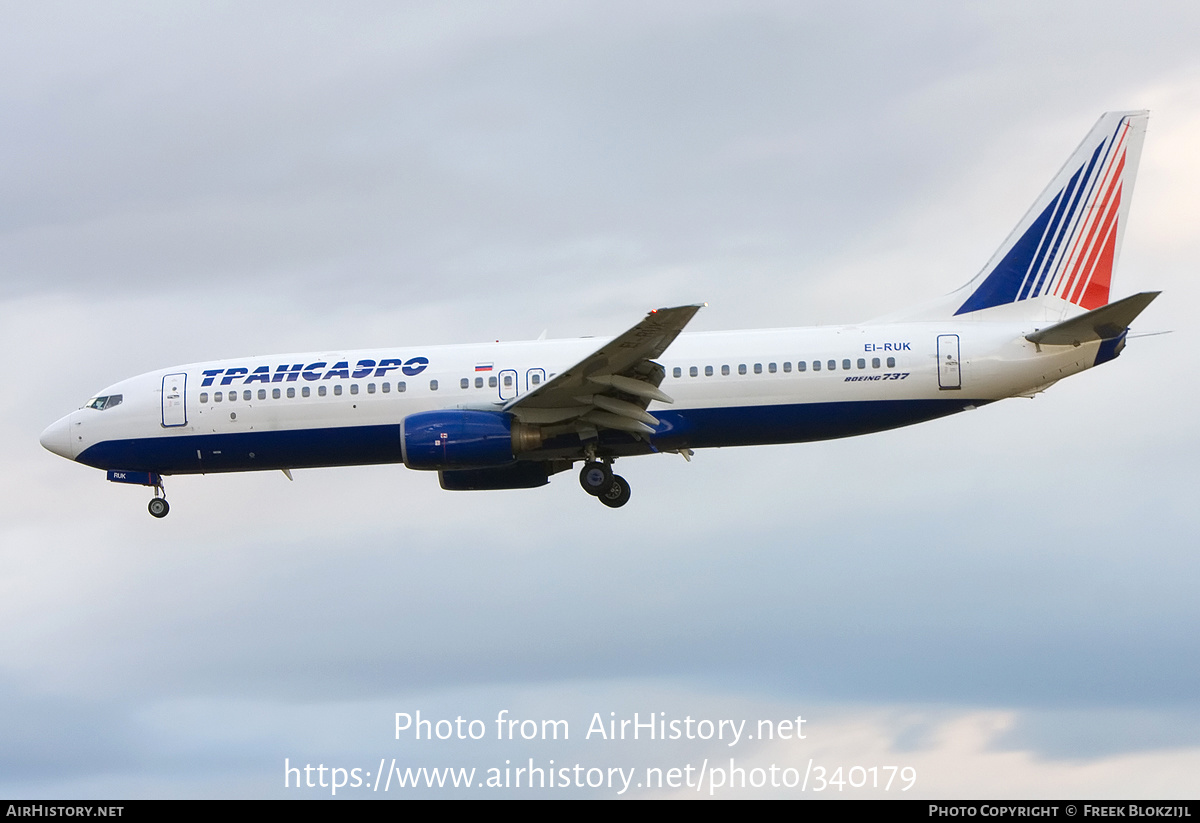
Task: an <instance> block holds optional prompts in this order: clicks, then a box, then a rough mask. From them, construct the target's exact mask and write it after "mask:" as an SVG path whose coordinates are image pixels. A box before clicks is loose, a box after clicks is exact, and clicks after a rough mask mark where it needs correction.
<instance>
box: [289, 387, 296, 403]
mask: <svg viewBox="0 0 1200 823" xmlns="http://www.w3.org/2000/svg"><path fill="white" fill-rule="evenodd" d="M295 396H296V389H295V388H294V387H293V386H288V399H289V400H290V399H292V398H293V397H295Z"/></svg>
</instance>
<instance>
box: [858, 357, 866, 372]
mask: <svg viewBox="0 0 1200 823" xmlns="http://www.w3.org/2000/svg"><path fill="white" fill-rule="evenodd" d="M858 367H859V368H860V369H865V368H866V367H867V359H866V358H865V357H860V358H858Z"/></svg>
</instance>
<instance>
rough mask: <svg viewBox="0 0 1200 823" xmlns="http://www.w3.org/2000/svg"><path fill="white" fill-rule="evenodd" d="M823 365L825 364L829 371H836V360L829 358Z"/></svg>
mask: <svg viewBox="0 0 1200 823" xmlns="http://www.w3.org/2000/svg"><path fill="white" fill-rule="evenodd" d="M825 365H826V367H828V369H829V370H830V371H837V361H836V360H829V361H827V362H826V363H825Z"/></svg>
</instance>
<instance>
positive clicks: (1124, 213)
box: [948, 111, 1149, 315]
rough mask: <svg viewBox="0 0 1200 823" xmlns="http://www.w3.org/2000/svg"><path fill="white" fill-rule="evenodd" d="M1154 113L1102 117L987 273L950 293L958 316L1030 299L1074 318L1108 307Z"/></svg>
mask: <svg viewBox="0 0 1200 823" xmlns="http://www.w3.org/2000/svg"><path fill="white" fill-rule="evenodd" d="M1148 116H1149V113H1148V112H1145V111H1123V112H1109V113H1108V114H1105V115H1104V116H1103V117H1101V118H1100V120H1099V122H1098V123H1096V125H1095V127H1094V128H1093V129H1092V130H1091V131H1090V132H1089V133H1088V136H1087V137H1086V138H1084V140H1083V142H1082V143H1081V144H1080V145H1079V148H1077V149H1076V150H1075V153H1074V154H1072V155H1071V159H1070V160H1068V161H1067V163H1066V165H1065V166H1063V168H1062V169H1061V170H1060V171H1059V173H1058V174H1057V175H1056V176H1055V177H1054V179H1053V180H1052V181H1051V182H1050V185H1049V186H1047V187H1046V190H1045V191H1043V192H1042V194H1041V196H1040V197H1039V198H1038V199H1037V200H1036V201H1035V202H1034V204H1033V207H1032V208H1030V210H1029V211H1028V212H1027V213H1026V214H1025V216H1024V217H1023V218H1022V219H1021V222H1020V223H1018V224H1017V227H1016V228H1015V229H1014V230H1013V232H1012V234H1010V235H1009V236H1008V238H1007V239H1006V240H1005V241H1004V244H1003V245H1002V246H1000V248H999V249H998V250H997V251H996V253H995V254H994V255H993V256H992V259H991V260H989V261H988V263H987V265H986V266H984V268H983V271H981V272H980V273H979V274H978V275H976V276H975V278H974V279H973V280H971V282H970V283H968V284H967V285H966V286H964V287H963V288H961V289H959V290H958V291H956V292H954V293H953V294H952V295H950V297H949V302H950V303H951V305H950V306H948V308H950V309H952V311H953V314H955V315H961V314H969V313H971V312H979V311H983V310H985V309H993V308H997V307H1001V306H1009V305H1013V304H1020V303H1022V302H1023V301H1034V302H1035V303H1036V304H1040V305H1038V306H1037V307H1036V308H1035V306H1034V305H1033V304H1030V305H1029V308H1030V310H1031V311H1041V312H1044V311H1045V310H1046V309H1048V308H1052V307H1054V308H1058V309H1059V310H1061V311H1062V312H1063V313H1064V314H1068V313H1077V312H1078V309H1083V310H1091V309H1095V308H1099V307H1100V306H1103V305H1105V304H1107V303H1108V300H1109V286H1110V285H1111V283H1112V274H1113V266H1114V265H1115V263H1116V260H1117V257H1118V255H1119V254H1120V252H1121V238H1122V236H1123V234H1124V232H1125V224H1126V222H1127V220H1128V214H1129V201H1130V197H1131V195H1132V194H1133V183H1134V177H1135V175H1136V174H1137V167H1138V160H1139V158H1140V157H1141V152H1142V141H1143V139H1144V137H1145V134H1146V121H1147V118H1148ZM1039 298H1040V299H1039ZM1072 307H1078V308H1077V309H1073V308H1072Z"/></svg>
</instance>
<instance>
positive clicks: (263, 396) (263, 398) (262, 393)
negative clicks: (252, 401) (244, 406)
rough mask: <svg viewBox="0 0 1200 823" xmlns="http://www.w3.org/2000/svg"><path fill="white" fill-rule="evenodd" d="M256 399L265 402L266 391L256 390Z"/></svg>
mask: <svg viewBox="0 0 1200 823" xmlns="http://www.w3.org/2000/svg"><path fill="white" fill-rule="evenodd" d="M258 399H259V400H266V399H267V390H266V389H259V390H258Z"/></svg>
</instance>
